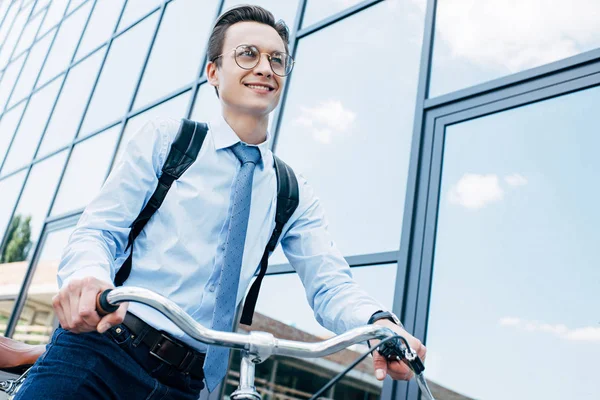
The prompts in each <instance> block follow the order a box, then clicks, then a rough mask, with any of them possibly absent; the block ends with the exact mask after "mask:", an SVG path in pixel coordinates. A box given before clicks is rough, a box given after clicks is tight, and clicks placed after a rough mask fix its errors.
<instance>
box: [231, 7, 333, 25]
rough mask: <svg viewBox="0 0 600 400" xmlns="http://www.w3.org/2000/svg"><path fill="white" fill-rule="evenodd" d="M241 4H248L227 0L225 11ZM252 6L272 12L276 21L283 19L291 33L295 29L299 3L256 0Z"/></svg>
mask: <svg viewBox="0 0 600 400" xmlns="http://www.w3.org/2000/svg"><path fill="white" fill-rule="evenodd" d="M321 1H322V0H321ZM309 3H310V2H309ZM239 4H248V2H245V1H240V0H225V4H223V11H225V10H228V9H230V8H232V7H235V6H237V5H239ZM252 4H253V5H257V6H261V7H264V8H265V9H267V10H269V11H271V12H272V13H273V16H274V17H275V21H277V20H279V19H283V21H284V22H285V23H286V25H287V26H288V28H289V30H290V31H291V30H292V29H294V20H295V18H296V11H297V10H298V2H297V1H278V0H254V1H252Z"/></svg>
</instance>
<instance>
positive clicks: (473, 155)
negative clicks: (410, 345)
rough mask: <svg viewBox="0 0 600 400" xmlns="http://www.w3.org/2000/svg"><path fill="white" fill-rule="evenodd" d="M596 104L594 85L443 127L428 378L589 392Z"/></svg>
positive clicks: (530, 392) (475, 385) (596, 353)
mask: <svg viewBox="0 0 600 400" xmlns="http://www.w3.org/2000/svg"><path fill="white" fill-rule="evenodd" d="M599 102H600V89H598V88H595V89H590V90H587V91H583V92H579V93H575V94H570V95H566V96H562V97H560V98H555V99H552V100H548V101H544V102H540V103H536V104H533V105H529V106H525V107H521V108H518V109H514V110H510V111H506V112H502V113H498V114H494V115H490V116H486V117H483V118H479V119H476V120H472V121H468V122H464V123H460V124H457V125H453V126H450V127H448V128H447V129H446V143H445V149H444V164H443V171H442V185H441V196H440V202H439V217H438V225H437V237H436V249H435V262H434V269H433V279H432V292H431V306H430V313H429V323H428V329H427V331H428V335H427V347H428V349H429V351H428V357H427V361H428V369H429V372H428V374H429V378H431V379H432V380H434V381H436V382H438V383H440V384H442V385H443V386H445V387H447V388H449V389H452V390H454V391H456V392H459V393H462V394H464V395H466V396H469V397H473V398H478V399H481V398H483V399H491V400H495V399H507V398H510V399H515V400H519V399H533V398H536V399H545V400H558V399H561V400H562V399H567V398H568V399H580V400H591V399H597V398H598V397H599V396H600V381H599V380H598V379H597V371H598V369H597V360H598V358H599V357H600V346H598V343H599V342H598V340H599V338H600V328H599V326H598V313H597V312H598V310H599V309H600V300H599V299H600V298H599V297H598V284H599V283H600V269H599V268H598V260H597V258H598V257H597V248H598V241H599V240H600V235H599V234H598V226H599V225H600V212H599V211H598V204H597V198H598V188H597V185H596V184H595V182H596V181H597V175H598V171H599V170H600V160H599V159H598V156H597V149H598V148H599V147H600V137H599V136H598V135H597V134H596V133H595V132H594V131H593V130H590V129H589V128H590V126H592V125H593V124H594V123H595V121H596V120H597V104H598V103H599ZM448 332H452V334H451V335H448ZM457 340H460V341H461V342H463V343H468V344H469V345H468V346H457V345H456V341H457ZM556 354H568V358H569V359H571V360H577V361H576V362H577V368H576V369H575V370H571V369H569V368H567V369H564V368H560V367H559V368H557V365H558V364H557V362H559V363H560V361H557V357H556ZM473 365H476V366H477V368H472V366H473ZM467 370H468V371H469V373H468V374H465V373H464V371H467ZM498 382H503V384H501V385H498ZM549 382H552V384H548V383H549Z"/></svg>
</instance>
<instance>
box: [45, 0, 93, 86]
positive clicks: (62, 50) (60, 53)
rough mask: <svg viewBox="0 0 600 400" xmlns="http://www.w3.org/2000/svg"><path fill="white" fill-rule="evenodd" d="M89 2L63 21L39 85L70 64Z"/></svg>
mask: <svg viewBox="0 0 600 400" xmlns="http://www.w3.org/2000/svg"><path fill="white" fill-rule="evenodd" d="M90 8H91V2H90V3H88V4H86V5H85V6H83V7H81V8H80V9H79V10H77V12H75V13H73V15H71V16H70V17H68V18H67V19H66V20H64V21H63V23H62V24H61V26H60V30H59V31H58V35H57V36H56V40H55V41H54V44H53V45H52V48H51V49H50V54H49V55H48V59H47V60H46V64H45V65H44V69H43V71H42V76H41V77H40V81H39V83H38V85H39V84H43V83H45V82H47V81H48V80H49V79H50V78H53V77H54V76H56V75H57V74H59V73H60V72H63V71H64V70H65V69H67V67H68V66H69V65H70V64H71V60H72V58H73V51H75V47H76V46H77V43H79V39H80V36H81V31H82V30H83V27H84V26H85V22H86V21H87V18H88V16H89V13H90Z"/></svg>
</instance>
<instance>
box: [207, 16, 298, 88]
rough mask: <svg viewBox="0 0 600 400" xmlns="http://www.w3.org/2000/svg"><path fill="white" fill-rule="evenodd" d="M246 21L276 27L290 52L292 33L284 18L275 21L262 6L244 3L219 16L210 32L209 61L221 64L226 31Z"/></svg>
mask: <svg viewBox="0 0 600 400" xmlns="http://www.w3.org/2000/svg"><path fill="white" fill-rule="evenodd" d="M246 21H251V22H258V23H261V24H265V25H269V26H270V27H271V28H273V29H275V30H276V31H277V33H278V34H279V36H280V37H281V39H282V40H283V44H284V46H285V51H286V53H289V48H288V44H289V36H290V34H289V31H288V27H287V25H286V24H285V22H283V20H279V21H277V22H275V17H274V16H273V14H272V13H271V12H270V11H268V10H265V9H264V8H262V7H260V6H255V5H250V4H242V5H239V6H236V7H233V8H230V9H229V10H227V11H225V12H224V13H223V14H221V16H219V18H217V21H216V22H215V25H214V27H213V30H212V33H211V34H210V38H209V39H208V61H213V62H214V63H215V64H216V65H217V67H219V66H220V63H221V59H220V58H217V57H218V56H219V55H220V54H221V53H222V52H223V43H224V42H225V33H226V32H227V29H229V27H230V26H231V25H233V24H237V23H238V22H246ZM215 91H216V92H217V96H219V91H218V89H217V88H215Z"/></svg>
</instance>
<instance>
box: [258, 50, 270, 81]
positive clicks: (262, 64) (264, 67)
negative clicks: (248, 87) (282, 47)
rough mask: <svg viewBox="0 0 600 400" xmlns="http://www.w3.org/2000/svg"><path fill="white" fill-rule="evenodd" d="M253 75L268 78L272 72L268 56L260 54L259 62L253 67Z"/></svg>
mask: <svg viewBox="0 0 600 400" xmlns="http://www.w3.org/2000/svg"><path fill="white" fill-rule="evenodd" d="M254 73H256V74H258V75H264V76H268V77H270V76H271V74H272V73H273V71H272V70H271V63H270V62H269V56H268V55H267V54H261V55H260V60H259V61H258V64H256V67H254Z"/></svg>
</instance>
